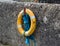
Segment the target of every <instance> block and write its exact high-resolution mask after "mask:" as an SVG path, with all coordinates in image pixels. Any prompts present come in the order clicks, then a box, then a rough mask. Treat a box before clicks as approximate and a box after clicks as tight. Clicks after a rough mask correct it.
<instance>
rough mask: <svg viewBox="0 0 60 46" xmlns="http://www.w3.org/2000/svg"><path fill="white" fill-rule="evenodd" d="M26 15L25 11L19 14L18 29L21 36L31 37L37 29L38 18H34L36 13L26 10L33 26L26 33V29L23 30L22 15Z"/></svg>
mask: <svg viewBox="0 0 60 46" xmlns="http://www.w3.org/2000/svg"><path fill="white" fill-rule="evenodd" d="M23 13H24V10H22V11H21V12H20V13H19V14H18V18H17V28H18V31H19V33H20V34H21V35H25V36H30V35H32V34H33V32H34V30H35V28H36V18H35V16H34V13H33V12H32V11H31V10H29V9H26V13H27V14H28V15H29V17H30V20H31V26H30V29H29V30H28V31H26V32H25V31H24V29H23V28H22V14H23Z"/></svg>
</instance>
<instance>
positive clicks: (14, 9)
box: [0, 2, 60, 46]
mask: <svg viewBox="0 0 60 46" xmlns="http://www.w3.org/2000/svg"><path fill="white" fill-rule="evenodd" d="M24 6H25V7H26V8H29V9H31V10H32V11H33V13H34V14H35V16H36V21H37V25H36V30H35V32H34V37H35V39H36V45H37V46H60V4H47V3H28V2H0V46H4V45H5V46H26V45H25V38H24V37H23V36H21V35H20V34H19V32H18V30H17V25H16V22H17V16H18V13H19V12H20V11H21V10H22V9H23V8H24ZM31 46H32V43H31Z"/></svg>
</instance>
